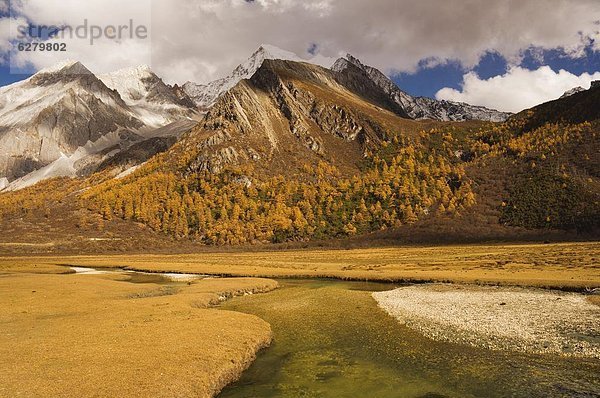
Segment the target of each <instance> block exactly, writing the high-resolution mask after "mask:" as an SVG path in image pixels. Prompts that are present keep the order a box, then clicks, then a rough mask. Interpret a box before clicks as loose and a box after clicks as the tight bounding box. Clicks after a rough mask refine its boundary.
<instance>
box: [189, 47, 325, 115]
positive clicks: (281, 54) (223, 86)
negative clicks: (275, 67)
mask: <svg viewBox="0 0 600 398" xmlns="http://www.w3.org/2000/svg"><path fill="white" fill-rule="evenodd" d="M266 59H272V60H284V61H294V62H308V63H314V64H317V65H327V67H329V66H330V65H332V63H333V59H331V58H326V57H324V56H321V55H317V56H315V57H313V58H312V59H308V60H307V59H303V58H301V57H299V56H298V55H296V54H294V53H293V52H290V51H286V50H282V49H281V48H278V47H275V46H272V45H269V44H262V45H261V46H260V47H259V48H258V50H256V52H254V54H252V56H251V57H250V58H248V59H247V60H246V61H244V62H243V63H242V64H240V65H239V66H238V67H237V68H235V70H234V71H233V72H232V73H231V74H230V75H229V76H227V77H224V78H222V79H218V80H215V81H213V82H210V83H208V84H197V83H194V82H187V83H185V84H184V85H183V90H184V91H185V93H187V95H189V96H190V98H191V99H192V100H193V101H194V102H195V103H196V105H198V107H199V108H201V109H207V108H209V107H210V106H212V105H213V104H214V103H215V101H216V100H217V99H218V98H219V97H220V96H221V95H222V94H224V93H226V92H227V91H229V90H230V89H232V88H233V87H234V86H235V85H237V84H238V83H239V82H240V81H242V80H244V79H249V78H251V77H252V76H253V75H254V74H255V73H256V71H257V70H258V69H259V68H260V67H261V66H262V64H263V62H264V61H265V60H266Z"/></svg>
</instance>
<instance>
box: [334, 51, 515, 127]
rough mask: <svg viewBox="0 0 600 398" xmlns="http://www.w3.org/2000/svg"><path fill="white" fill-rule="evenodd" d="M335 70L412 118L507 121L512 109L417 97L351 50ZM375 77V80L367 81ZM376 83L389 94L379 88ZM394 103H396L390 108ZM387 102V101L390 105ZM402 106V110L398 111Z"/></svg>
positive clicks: (346, 81) (344, 79) (346, 80)
mask: <svg viewBox="0 0 600 398" xmlns="http://www.w3.org/2000/svg"><path fill="white" fill-rule="evenodd" d="M332 70H333V71H335V72H337V73H338V79H339V80H340V81H342V82H343V83H344V84H346V85H349V86H351V87H352V88H353V89H358V90H359V91H360V92H361V93H362V94H363V95H364V96H365V97H366V98H367V99H369V100H375V101H377V103H379V104H381V105H382V106H384V107H386V109H390V110H393V109H396V113H398V114H399V115H401V116H402V115H407V116H408V117H410V118H412V119H432V120H440V121H464V120H483V121H492V122H501V121H505V120H506V119H508V117H510V115H511V114H510V113H506V112H500V111H496V110H493V109H488V108H485V107H482V106H474V105H469V104H464V103H458V102H452V101H438V100H434V99H432V98H427V97H413V96H411V95H409V94H408V93H406V92H404V91H402V90H401V89H400V88H398V86H396V84H395V83H394V82H392V81H391V80H390V79H389V78H388V77H387V76H385V75H384V74H383V73H382V72H381V71H379V70H378V69H375V68H373V67H371V66H368V65H364V64H362V63H361V62H360V60H358V59H357V58H355V57H353V56H352V55H350V54H348V55H347V56H346V57H345V58H340V59H338V60H337V61H336V63H335V64H334V65H333V67H332ZM367 81H371V82H372V84H371V85H369V84H368V83H366V82H367ZM373 85H374V86H376V87H377V88H378V89H379V90H380V91H381V92H383V93H384V94H385V98H382V97H381V92H377V91H376V90H374V89H373V87H372V86H373ZM390 103H392V104H394V105H393V106H392V107H391V108H390V105H389V104H390ZM386 104H387V105H386ZM398 109H399V111H398Z"/></svg>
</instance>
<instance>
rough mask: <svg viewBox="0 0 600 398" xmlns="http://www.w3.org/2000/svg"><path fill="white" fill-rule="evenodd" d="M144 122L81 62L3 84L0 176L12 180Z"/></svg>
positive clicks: (1, 93)
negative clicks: (7, 84)
mask: <svg viewBox="0 0 600 398" xmlns="http://www.w3.org/2000/svg"><path fill="white" fill-rule="evenodd" d="M142 126H143V123H142V122H141V121H140V120H139V119H137V118H136V117H135V115H134V114H133V113H132V111H131V109H130V108H129V107H128V105H127V104H126V103H125V102H124V101H123V100H122V99H121V97H120V96H119V95H118V93H116V92H115V91H112V90H111V89H109V88H108V87H106V86H105V85H104V83H102V82H101V81H100V80H99V79H98V78H97V77H96V76H94V75H93V74H92V73H91V72H90V71H89V70H87V69H86V68H85V67H84V66H83V65H81V64H80V63H78V62H69V63H64V64H61V65H58V66H57V67H55V68H53V69H46V70H42V71H40V72H38V73H37V74H35V75H34V76H32V77H31V78H29V79H27V80H25V81H22V82H18V83H15V84H12V85H10V86H7V87H3V88H1V89H0V177H6V178H8V179H9V180H12V179H15V178H18V177H21V176H23V175H25V174H27V173H29V172H31V171H33V170H36V169H38V168H40V167H43V166H45V165H47V164H49V163H51V162H53V161H54V160H56V159H58V158H60V157H61V156H62V155H63V154H70V153H73V152H74V151H75V150H76V149H77V148H78V147H81V146H83V145H85V144H86V143H88V142H93V141H96V140H98V139H100V138H101V137H102V136H104V135H106V134H108V133H110V132H116V131H119V130H136V129H139V128H141V127H142Z"/></svg>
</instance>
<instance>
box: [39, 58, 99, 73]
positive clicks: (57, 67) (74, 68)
mask: <svg viewBox="0 0 600 398" xmlns="http://www.w3.org/2000/svg"><path fill="white" fill-rule="evenodd" d="M57 73H60V74H73V75H89V74H92V72H90V70H89V69H88V68H86V67H85V66H84V65H83V64H82V63H81V62H79V61H74V60H66V61H62V62H59V63H57V64H54V65H52V66H49V67H47V68H43V69H40V70H39V71H38V72H37V73H36V74H35V75H34V76H41V75H48V74H57Z"/></svg>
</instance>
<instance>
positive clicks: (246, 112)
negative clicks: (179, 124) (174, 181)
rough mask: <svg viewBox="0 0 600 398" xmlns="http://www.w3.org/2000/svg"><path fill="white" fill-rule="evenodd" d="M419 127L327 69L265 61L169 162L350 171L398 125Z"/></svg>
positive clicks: (223, 99) (213, 166) (214, 167)
mask: <svg viewBox="0 0 600 398" xmlns="http://www.w3.org/2000/svg"><path fill="white" fill-rule="evenodd" d="M387 105H389V106H390V107H393V104H391V103H388V104H387ZM422 127H423V126H422V125H421V124H419V123H416V122H414V121H411V120H408V119H403V118H401V117H399V116H398V115H397V114H394V113H393V112H391V111H388V110H386V109H384V108H383V107H380V106H378V105H376V102H373V101H369V100H368V99H366V98H364V97H363V96H361V95H358V94H357V93H355V92H353V91H352V90H351V87H350V88H349V87H346V86H344V85H342V84H340V83H339V81H338V80H337V76H336V73H335V72H333V71H331V70H329V69H326V68H322V67H319V66H316V65H311V64H307V63H300V62H293V61H281V60H275V61H274V60H264V61H263V63H262V64H261V66H260V67H259V68H258V70H257V71H256V72H255V74H254V75H253V76H252V77H251V78H250V79H249V80H244V81H242V82H240V83H238V85H237V86H235V87H234V88H233V89H231V90H230V91H228V92H227V93H225V94H224V95H223V96H222V97H220V99H219V100H218V101H217V102H216V104H215V105H214V106H213V107H212V108H211V109H210V110H209V112H208V113H207V114H206V116H205V118H204V120H203V121H202V122H201V123H200V124H199V125H198V127H197V128H196V129H195V130H193V131H192V132H191V133H190V134H188V135H187V136H186V137H184V138H183V139H182V142H181V143H180V144H178V145H177V146H176V147H175V148H174V149H175V150H180V151H183V152H185V153H186V156H183V154H177V155H174V157H179V158H184V157H190V156H192V157H193V158H194V159H193V161H191V162H190V164H189V165H187V167H188V168H189V169H190V170H193V171H195V172H197V171H205V170H208V171H212V172H218V171H220V170H222V169H223V168H224V166H225V165H231V164H244V163H253V164H254V165H255V166H257V167H260V168H262V169H263V170H265V172H266V173H267V174H272V171H278V172H285V171H286V170H289V171H290V172H292V173H293V172H295V171H296V170H298V169H299V168H301V167H302V165H303V164H316V163H318V162H319V161H321V160H325V161H327V162H329V163H331V164H333V165H335V166H336V167H339V168H341V169H343V170H356V169H357V167H358V164H359V163H360V162H361V161H362V159H363V158H364V157H365V155H366V154H368V153H372V152H373V151H375V150H377V148H379V146H380V145H381V143H382V141H385V140H388V139H389V138H390V137H391V135H392V133H393V132H394V131H395V130H397V129H398V128H403V129H404V131H406V132H407V133H410V132H412V133H413V134H416V131H417V130H418V129H420V128H422Z"/></svg>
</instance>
